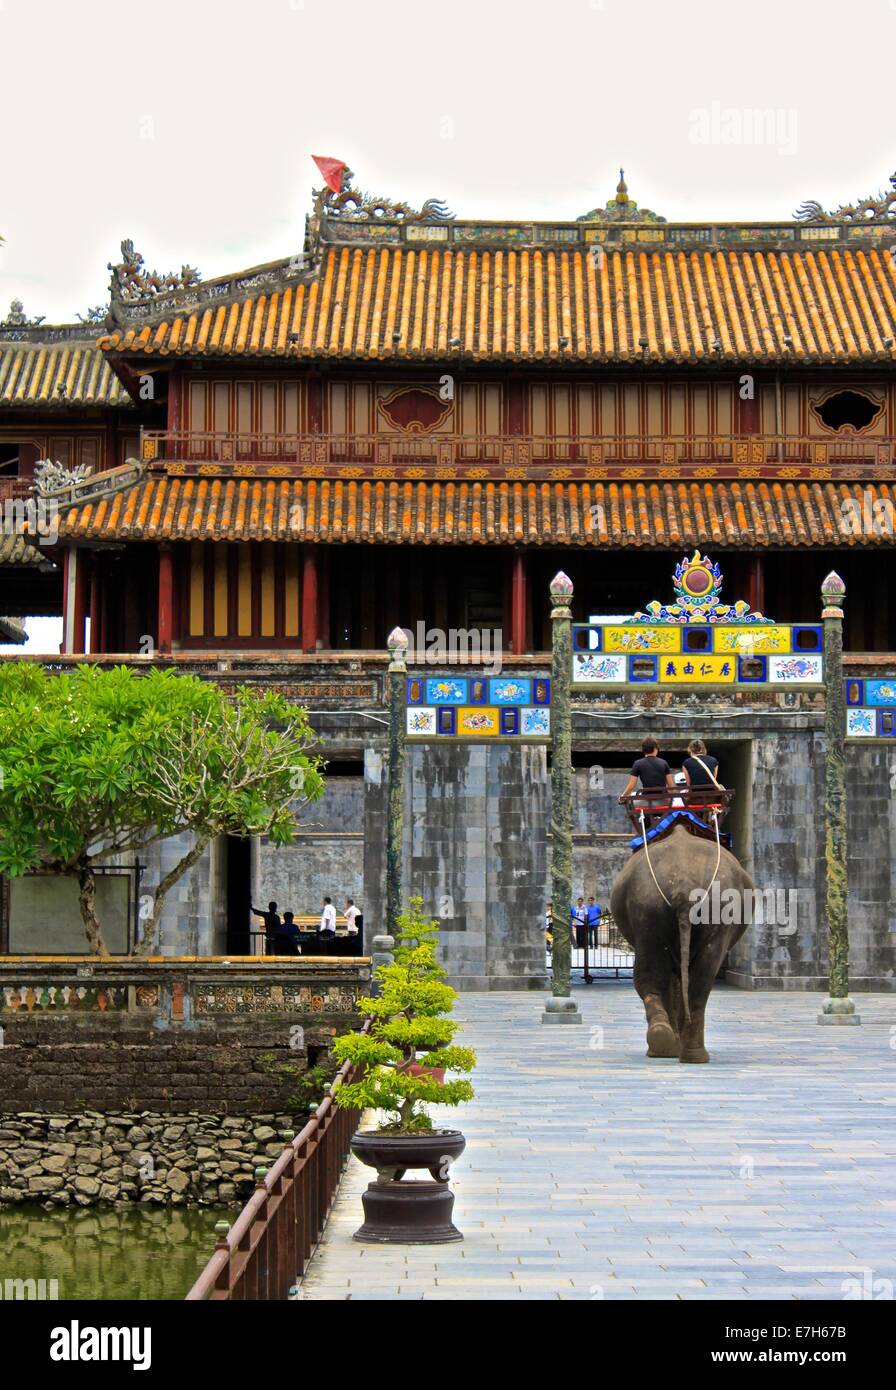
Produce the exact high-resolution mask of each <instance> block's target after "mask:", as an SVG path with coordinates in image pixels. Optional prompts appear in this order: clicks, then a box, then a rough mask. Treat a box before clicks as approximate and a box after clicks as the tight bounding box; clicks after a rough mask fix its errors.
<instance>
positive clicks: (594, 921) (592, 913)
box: [585, 897, 600, 946]
mask: <svg viewBox="0 0 896 1390" xmlns="http://www.w3.org/2000/svg"><path fill="white" fill-rule="evenodd" d="M585 912H586V920H587V922H588V945H589V946H596V945H597V930H598V927H599V925H600V903H599V902H596V901H595V899H594V898H593V897H591V898H589V899H588V906H587V907H586V909H585Z"/></svg>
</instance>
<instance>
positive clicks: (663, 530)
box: [60, 476, 896, 549]
mask: <svg viewBox="0 0 896 1390" xmlns="http://www.w3.org/2000/svg"><path fill="white" fill-rule="evenodd" d="M866 491H870V493H871V494H872V503H874V502H876V501H877V500H878V499H880V500H881V501H884V502H886V503H888V504H889V505H891V506H893V505H896V488H894V487H891V486H890V485H889V484H885V483H848V484H847V483H834V482H796V481H794V482H780V483H776V482H760V481H756V482H743V483H739V482H691V481H689V482H679V483H673V482H640V483H639V482H632V483H615V482H606V483H578V482H577V483H571V482H540V483H534V482H497V481H486V482H460V481H459V482H412V481H384V480H379V481H376V480H371V481H363V480H341V479H340V480H329V479H322V480H313V479H312V480H287V479H281V480H277V481H274V480H270V479H265V480H261V479H256V480H252V479H227V480H226V481H222V480H221V479H207V478H198V479H193V478H178V477H167V476H161V477H151V478H149V479H147V480H144V481H142V482H140V483H137V484H135V485H134V486H133V487H132V488H131V489H130V490H129V491H128V492H126V493H119V494H117V495H116V496H115V497H112V498H102V499H100V500H99V501H98V502H97V504H96V505H95V506H93V505H90V504H85V505H83V506H80V507H72V508H70V509H68V510H67V511H66V512H65V513H64V514H63V517H62V522H61V528H60V532H61V537H62V539H74V540H77V539H81V540H106V541H108V540H119V541H121V540H144V541H157V540H166V539H167V540H183V541H186V540H234V541H251V540H262V539H270V540H275V541H321V540H334V541H347V542H391V543H394V544H402V543H404V544H407V543H416V544H420V543H423V544H444V545H449V544H460V543H466V544H475V543H482V544H508V545H512V544H520V543H523V544H530V545H555V544H561V543H562V544H567V545H610V546H617V545H626V546H633V547H643V548H647V549H649V548H652V547H653V548H657V547H658V548H666V547H670V546H678V545H688V546H692V545H698V546H700V545H707V544H710V543H712V544H715V545H729V546H743V547H746V548H754V547H760V548H763V547H771V548H774V547H779V546H781V547H791V546H825V545H830V544H832V543H836V544H841V545H842V544H852V543H856V544H861V545H863V546H867V545H869V544H892V538H888V537H885V536H882V537H879V538H878V537H862V538H861V540H860V541H856V542H853V540H852V539H851V538H850V537H849V536H846V537H844V535H843V527H842V520H843V510H842V502H843V499H844V498H847V497H852V498H855V499H856V501H857V504H858V505H859V506H861V505H863V500H864V504H865V505H867V499H865V497H864V494H865V492H866Z"/></svg>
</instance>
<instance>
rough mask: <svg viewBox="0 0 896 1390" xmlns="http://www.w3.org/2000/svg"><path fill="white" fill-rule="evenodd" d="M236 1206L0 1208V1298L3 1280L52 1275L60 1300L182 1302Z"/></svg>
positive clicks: (37, 1278)
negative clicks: (218, 1229)
mask: <svg viewBox="0 0 896 1390" xmlns="http://www.w3.org/2000/svg"><path fill="white" fill-rule="evenodd" d="M237 1211H238V1208H233V1207H231V1208H228V1209H226V1210H222V1209H221V1208H220V1207H149V1206H136V1207H132V1208H128V1209H123V1208H122V1209H121V1210H117V1209H114V1208H108V1209H107V1208H105V1207H97V1208H80V1207H79V1208H71V1207H66V1208H56V1209H55V1210H52V1211H45V1210H44V1208H43V1207H39V1206H2V1207H0V1296H2V1295H3V1294H4V1293H5V1288H4V1284H5V1281H6V1280H7V1279H34V1280H40V1279H44V1280H47V1281H48V1283H47V1288H48V1289H49V1288H50V1285H49V1281H50V1280H56V1282H57V1287H58V1297H59V1298H60V1299H66V1298H89V1299H103V1298H128V1299H142V1298H147V1299H148V1298H165V1299H181V1298H183V1297H184V1295H185V1294H186V1293H187V1291H188V1290H189V1289H190V1287H191V1286H192V1284H193V1283H194V1281H195V1279H196V1276H197V1274H198V1273H199V1272H200V1270H201V1269H202V1268H203V1266H204V1265H205V1263H206V1261H207V1260H208V1258H209V1256H210V1255H211V1253H212V1249H213V1247H214V1243H215V1235H214V1226H215V1222H216V1221H221V1220H226V1221H229V1222H232V1221H233V1220H234V1219H235V1217H236V1214H237Z"/></svg>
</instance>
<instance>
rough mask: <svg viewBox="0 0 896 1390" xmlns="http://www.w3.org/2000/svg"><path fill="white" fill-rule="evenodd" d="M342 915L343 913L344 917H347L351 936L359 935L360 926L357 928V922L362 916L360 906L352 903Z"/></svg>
mask: <svg viewBox="0 0 896 1390" xmlns="http://www.w3.org/2000/svg"><path fill="white" fill-rule="evenodd" d="M342 915H343V917H344V918H345V920H346V921H347V922H348V934H349V936H357V935H358V928H357V925H356V923H357V919H358V918H359V917H360V916H361V910H360V908H357V907H355V906H354V904H352V906H351V907H347V908H346V909H345V912H344V913H343V914H342Z"/></svg>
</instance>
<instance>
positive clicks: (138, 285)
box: [107, 241, 202, 322]
mask: <svg viewBox="0 0 896 1390" xmlns="http://www.w3.org/2000/svg"><path fill="white" fill-rule="evenodd" d="M107 269H109V270H111V272H112V280H111V283H110V286H109V291H110V296H111V303H110V307H109V318H111V319H112V320H115V311H116V308H117V307H119V306H128V305H132V304H142V303H144V302H145V301H146V300H152V299H156V298H158V297H159V296H160V295H165V294H169V293H171V291H172V290H185V289H189V288H190V287H191V286H192V285H198V284H199V281H200V279H201V278H202V277H201V276H200V274H199V271H198V270H197V269H196V267H195V266H192V265H182V266H181V268H180V274H179V275H178V274H176V273H175V272H171V273H169V274H168V275H159V274H158V272H157V271H155V270H152V271H147V270H146V269H145V267H144V263H143V257H142V256H141V255H140V252H139V251H135V250H134V243H133V242H132V241H123V242H122V243H121V260H120V261H119V262H118V264H117V265H113V264H112V262H111V261H110V262H109V265H108V267H107ZM107 322H108V318H107Z"/></svg>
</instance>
